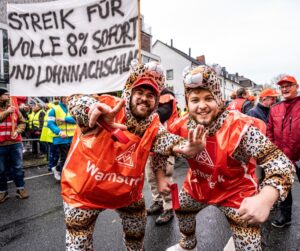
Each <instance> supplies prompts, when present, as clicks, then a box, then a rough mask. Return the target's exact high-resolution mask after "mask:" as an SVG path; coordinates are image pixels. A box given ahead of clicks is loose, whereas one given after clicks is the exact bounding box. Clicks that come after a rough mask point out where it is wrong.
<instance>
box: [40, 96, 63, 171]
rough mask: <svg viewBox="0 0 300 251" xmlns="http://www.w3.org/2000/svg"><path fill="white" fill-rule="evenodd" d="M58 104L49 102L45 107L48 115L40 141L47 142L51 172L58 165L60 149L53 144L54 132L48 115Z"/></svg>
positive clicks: (49, 169)
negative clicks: (49, 125)
mask: <svg viewBox="0 0 300 251" xmlns="http://www.w3.org/2000/svg"><path fill="white" fill-rule="evenodd" d="M56 105H58V102H57V103H56V104H55V103H47V104H46V105H45V107H44V109H45V111H46V115H45V117H44V125H43V129H42V133H41V137H40V142H44V143H46V144H47V146H48V147H47V148H48V152H49V156H48V160H49V164H48V171H49V172H51V171H52V168H53V167H56V165H57V164H58V159H59V150H58V145H54V144H53V133H52V132H51V130H50V128H49V127H48V117H49V113H50V111H51V109H52V108H53V107H55V106H56Z"/></svg>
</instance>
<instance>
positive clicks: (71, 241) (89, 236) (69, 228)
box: [64, 199, 147, 251]
mask: <svg viewBox="0 0 300 251" xmlns="http://www.w3.org/2000/svg"><path fill="white" fill-rule="evenodd" d="M104 210H105V209H81V208H75V207H72V206H70V205H68V204H67V203H65V202H64V213H65V223H66V250H67V251H79V250H80V251H92V250H93V232H94V228H95V223H96V220H97V217H98V215H99V214H100V213H101V212H103V211H104ZM116 212H117V213H118V214H119V216H120V218H121V220H122V226H123V239H124V244H125V247H126V250H127V251H144V235H145V229H146V221H147V215H146V208H145V201H144V199H141V200H139V201H137V202H134V203H132V204H131V205H129V206H127V207H123V208H119V209H116Z"/></svg>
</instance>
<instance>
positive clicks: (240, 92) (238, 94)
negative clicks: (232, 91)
mask: <svg viewBox="0 0 300 251" xmlns="http://www.w3.org/2000/svg"><path fill="white" fill-rule="evenodd" d="M245 94H247V89H246V88H244V87H241V88H239V89H238V90H237V91H236V97H237V98H242V97H243V95H245Z"/></svg>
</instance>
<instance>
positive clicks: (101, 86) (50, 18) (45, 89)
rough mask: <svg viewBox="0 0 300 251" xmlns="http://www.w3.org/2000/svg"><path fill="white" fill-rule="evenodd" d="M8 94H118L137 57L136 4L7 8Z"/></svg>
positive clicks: (97, 1)
mask: <svg viewBox="0 0 300 251" xmlns="http://www.w3.org/2000/svg"><path fill="white" fill-rule="evenodd" d="M7 11H8V18H7V23H8V27H9V29H8V31H9V53H10V57H9V63H10V91H11V95H16V96H18V95H20V96H67V95H70V94H74V93H83V94H91V93H103V92H111V91H116V90H122V88H123V86H124V84H125V82H126V78H127V77H128V75H129V70H130V63H131V61H132V59H134V58H137V56H138V1H137V0H132V1H129V0H85V1H82V0H64V1H55V2H46V3H34V4H8V5H7Z"/></svg>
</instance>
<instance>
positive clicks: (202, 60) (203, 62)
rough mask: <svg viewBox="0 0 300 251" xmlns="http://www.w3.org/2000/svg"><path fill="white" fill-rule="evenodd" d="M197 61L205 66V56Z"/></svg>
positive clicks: (197, 58)
mask: <svg viewBox="0 0 300 251" xmlns="http://www.w3.org/2000/svg"><path fill="white" fill-rule="evenodd" d="M196 60H197V61H198V62H199V63H200V64H205V56H204V55H201V56H198V57H196Z"/></svg>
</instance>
